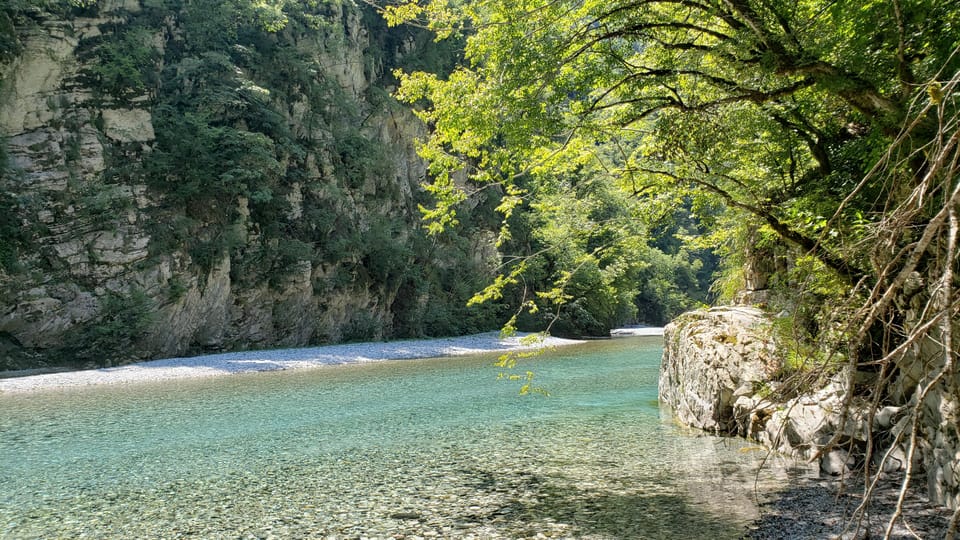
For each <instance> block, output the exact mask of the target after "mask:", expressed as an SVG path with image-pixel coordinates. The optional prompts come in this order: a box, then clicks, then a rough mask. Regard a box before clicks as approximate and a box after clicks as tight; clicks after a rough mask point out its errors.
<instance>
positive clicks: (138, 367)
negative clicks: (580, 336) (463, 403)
mask: <svg viewBox="0 0 960 540" xmlns="http://www.w3.org/2000/svg"><path fill="white" fill-rule="evenodd" d="M631 331H635V332H637V333H635V334H631V333H630V332H631ZM657 331H659V332H660V333H661V334H662V329H625V330H624V332H625V333H623V334H620V335H658V334H657V333H656V332H657ZM643 332H645V333H643ZM577 343H582V341H578V340H573V339H563V338H556V337H549V336H547V337H539V336H534V335H529V334H524V335H516V336H511V337H507V338H502V337H501V336H500V334H499V333H498V332H486V333H482V334H474V335H470V336H458V337H452V338H437V339H417V340H404V341H386V342H367V343H347V344H340V345H326V346H320V347H308V348H297V349H271V350H260V351H243V352H231V353H222V354H208V355H202V356H191V357H182V358H168V359H163V360H152V361H148V362H139V363H136V364H129V365H124V366H118V367H109V368H100V369H88V370H82V371H67V372H57V373H43V374H38V375H29V376H24V377H9V378H5V379H0V394H14V393H25V392H33V391H37V390H49V389H63V388H72V387H85V386H92V385H100V384H132V383H136V382H143V381H150V382H155V381H164V380H172V379H184V378H196V377H213V376H219V375H232V374H238V373H252V372H258V371H276V370H288V369H304V368H315V367H320V366H329V365H337V364H357V363H366V362H379V361H387V360H409V359H415V358H438V357H445V356H463V355H472V354H487V353H502V352H509V351H523V350H531V349H535V348H539V347H559V346H564V345H573V344H577Z"/></svg>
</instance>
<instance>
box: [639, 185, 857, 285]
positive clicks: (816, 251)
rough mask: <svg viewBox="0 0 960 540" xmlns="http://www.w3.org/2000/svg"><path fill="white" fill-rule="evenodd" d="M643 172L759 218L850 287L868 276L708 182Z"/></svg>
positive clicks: (813, 241)
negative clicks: (708, 194)
mask: <svg viewBox="0 0 960 540" xmlns="http://www.w3.org/2000/svg"><path fill="white" fill-rule="evenodd" d="M640 170H641V171H643V172H647V173H650V174H656V175H661V176H666V177H668V178H670V179H672V180H674V181H676V182H678V183H690V184H694V185H696V186H698V187H700V188H702V189H705V190H706V191H709V192H711V193H713V194H715V195H718V196H720V198H721V199H723V200H724V201H725V202H726V203H727V204H728V205H729V206H731V207H733V208H738V209H740V210H744V211H746V212H749V213H750V214H753V215H754V216H757V217H758V218H760V219H762V220H764V221H765V222H766V223H767V225H769V226H770V228H771V229H773V231H774V232H776V233H777V234H778V235H779V236H780V237H781V238H783V239H784V240H786V241H788V242H790V243H792V244H795V245H796V246H798V247H799V248H800V249H802V250H804V251H806V252H807V253H809V254H811V255H813V256H814V257H816V258H817V260H819V261H820V262H822V263H823V264H824V265H826V266H827V267H828V268H830V269H832V270H834V271H835V272H836V273H837V274H839V275H840V276H842V277H843V279H844V280H845V281H846V282H848V283H850V284H851V285H853V284H855V283H857V282H859V281H861V280H862V279H863V278H864V277H866V276H867V273H866V272H864V271H863V270H861V269H859V268H857V267H855V266H853V265H852V264H850V263H849V262H848V261H846V260H844V259H843V258H842V257H840V256H838V255H837V254H835V253H833V252H831V251H830V250H828V249H827V248H826V247H824V246H823V245H822V244H821V243H820V242H818V241H817V240H816V239H814V238H810V237H809V236H805V235H803V234H801V233H799V232H797V231H795V230H793V229H791V228H790V226H789V225H787V224H786V223H784V222H783V221H781V220H780V219H779V218H778V217H777V216H776V215H774V214H773V213H772V212H770V211H769V210H767V209H765V208H763V207H761V206H758V205H754V204H749V203H746V202H743V201H741V200H740V199H738V198H736V197H734V196H733V194H731V193H729V192H728V191H726V190H725V189H723V188H721V187H720V186H718V185H716V184H714V183H712V182H709V181H707V180H705V179H702V178H696V177H681V176H678V175H676V174H674V173H671V172H669V171H662V170H657V169H649V168H641V169H640Z"/></svg>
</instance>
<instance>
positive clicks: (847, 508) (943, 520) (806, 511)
mask: <svg viewBox="0 0 960 540" xmlns="http://www.w3.org/2000/svg"><path fill="white" fill-rule="evenodd" d="M902 482H903V474H902V473H897V474H894V475H890V476H886V475H885V476H884V477H883V478H881V480H880V481H879V482H878V483H877V486H876V488H875V490H874V493H873V494H872V496H871V497H870V500H869V502H868V504H867V505H866V512H864V513H862V514H861V513H859V511H858V509H859V507H860V506H861V503H862V502H863V487H864V486H863V480H862V479H856V478H849V479H847V480H845V481H844V482H843V483H842V484H841V481H840V480H839V479H830V478H820V479H800V480H797V481H796V482H795V483H792V484H791V485H790V486H788V487H787V488H785V489H784V490H783V491H780V492H778V493H777V496H776V498H775V499H773V500H771V501H769V502H768V503H766V504H764V505H763V506H761V508H760V513H761V517H760V519H758V520H757V521H756V522H755V523H753V524H752V525H751V527H750V529H749V531H748V532H747V534H746V535H744V537H743V538H744V540H794V539H797V538H824V539H828V538H829V539H843V540H854V539H867V538H884V533H885V531H886V528H887V525H888V523H889V521H890V518H891V516H893V515H894V512H895V511H896V507H897V499H898V497H899V495H900V488H901V485H902ZM920 482H921V479H914V481H913V483H912V484H911V487H910V489H909V490H908V491H907V497H906V498H905V499H904V504H903V509H902V512H901V515H902V518H901V519H899V520H897V522H896V523H895V524H894V527H893V529H892V530H891V534H890V538H891V539H894V540H907V539H917V538H921V539H934V538H946V534H947V530H948V528H949V524H950V519H951V516H952V514H953V511H951V510H950V509H948V508H946V507H943V506H938V505H936V504H933V503H932V502H930V499H929V498H928V497H927V496H926V495H925V494H924V493H923V490H922V489H921V488H920V487H918V484H919V483H920ZM841 486H842V489H841ZM855 516H859V517H860V518H861V519H855Z"/></svg>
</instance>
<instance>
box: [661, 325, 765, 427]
mask: <svg viewBox="0 0 960 540" xmlns="http://www.w3.org/2000/svg"><path fill="white" fill-rule="evenodd" d="M769 334H770V332H769V320H768V319H767V318H766V317H765V316H764V314H763V312H762V311H761V310H759V309H756V308H752V307H743V306H737V307H715V308H711V309H708V310H700V311H694V312H690V313H686V314H684V315H682V316H681V317H679V318H678V319H677V320H675V321H674V322H672V323H671V324H669V325H667V327H666V328H665V329H664V341H665V343H666V345H665V347H664V356H663V363H662V364H661V366H660V383H659V393H660V400H661V403H662V404H664V405H666V406H667V407H669V408H670V409H672V410H673V412H674V414H675V415H676V416H677V419H678V420H679V421H680V422H681V423H683V424H686V425H689V426H693V427H697V428H700V429H704V430H709V431H714V432H732V431H736V425H737V422H736V417H735V415H734V404H735V403H736V401H737V399H738V398H739V397H741V396H744V395H749V394H753V393H754V392H755V391H756V390H758V389H759V388H760V387H761V386H762V385H764V384H765V382H766V381H768V380H770V378H771V377H772V376H773V375H774V373H776V372H777V371H778V370H779V369H780V362H779V360H778V358H777V355H776V354H775V353H776V350H775V347H774V342H773V339H772V338H771V337H770V335H769Z"/></svg>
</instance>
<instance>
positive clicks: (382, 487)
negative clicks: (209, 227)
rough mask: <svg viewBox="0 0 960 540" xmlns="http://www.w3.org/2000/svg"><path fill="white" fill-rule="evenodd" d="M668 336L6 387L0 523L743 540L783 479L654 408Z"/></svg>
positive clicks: (776, 470) (1, 402)
mask: <svg viewBox="0 0 960 540" xmlns="http://www.w3.org/2000/svg"><path fill="white" fill-rule="evenodd" d="M661 345H662V340H661V339H660V338H650V337H647V338H630V339H618V340H613V341H604V342H593V343H588V344H585V345H582V346H573V347H564V348H562V349H559V350H557V351H554V352H551V353H547V354H545V355H543V356H541V357H539V358H537V359H535V360H531V361H528V362H527V363H526V364H524V367H530V369H533V370H534V371H535V372H536V373H537V380H538V381H539V382H540V384H542V385H545V386H546V387H547V388H548V389H549V391H550V392H551V396H550V397H546V398H545V397H542V396H536V395H535V396H519V395H518V393H517V388H518V387H517V386H516V385H515V384H512V383H508V382H503V381H496V380H495V379H496V373H497V370H496V368H494V367H492V366H491V363H492V360H493V357H490V356H479V357H466V358H444V359H428V360H406V361H391V362H382V363H374V364H364V365H348V366H330V367H324V368H318V369H311V370H299V371H287V372H272V373H256V374H246V375H234V376H224V377H216V378H209V379H200V380H180V381H168V382H163V383H158V384H150V383H141V384H133V385H127V386H109V387H92V388H86V389H71V390H60V391H55V390H50V391H42V392H36V393H32V394H24V395H7V396H2V395H0V537H2V538H59V537H63V538H78V537H88V538H143V537H152V538H180V537H197V538H303V537H307V538H361V537H366V538H415V537H418V536H419V537H440V538H524V537H530V538H536V537H540V538H543V537H557V538H694V537H697V538H700V537H711V538H737V537H739V536H740V535H741V534H742V531H743V527H744V526H745V525H746V524H747V523H748V522H749V521H751V520H752V519H754V518H755V517H756V515H757V513H756V506H755V497H756V495H757V492H756V491H755V485H756V484H755V482H756V481H757V480H759V481H760V485H761V486H765V485H767V484H769V483H770V482H774V481H777V479H781V478H783V477H784V475H786V474H788V473H787V472H784V470H783V469H782V468H780V467H768V468H764V469H762V470H760V472H759V473H758V465H759V462H760V460H761V459H763V458H764V457H765V454H764V453H763V452H759V451H755V449H753V448H752V447H750V446H749V445H747V444H746V443H744V442H741V441H738V440H736V439H722V438H715V437H710V436H705V435H703V434H700V433H696V432H691V431H685V430H682V429H680V428H678V427H677V426H675V425H674V424H673V423H672V422H670V421H669V420H665V419H663V418H661V413H660V411H659V409H658V407H657V403H656V398H657V395H656V394H657V389H656V382H657V372H658V366H659V360H660V354H661Z"/></svg>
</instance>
